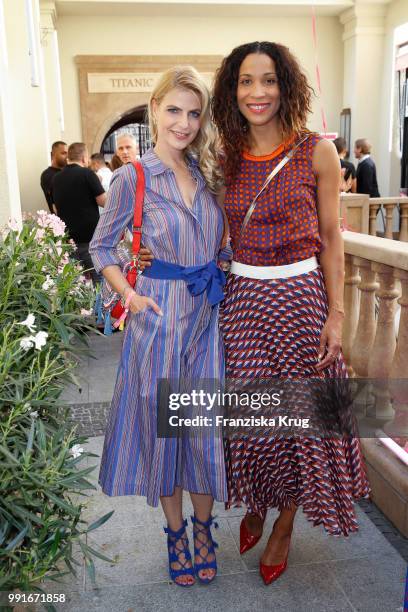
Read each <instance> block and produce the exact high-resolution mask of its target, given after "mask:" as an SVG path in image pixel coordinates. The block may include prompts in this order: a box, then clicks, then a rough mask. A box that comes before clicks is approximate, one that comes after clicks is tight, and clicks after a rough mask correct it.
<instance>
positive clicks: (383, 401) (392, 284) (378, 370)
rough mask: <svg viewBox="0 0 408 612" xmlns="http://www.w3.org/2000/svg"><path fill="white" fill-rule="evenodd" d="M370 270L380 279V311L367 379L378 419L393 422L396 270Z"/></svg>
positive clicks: (381, 267) (381, 266)
mask: <svg viewBox="0 0 408 612" xmlns="http://www.w3.org/2000/svg"><path fill="white" fill-rule="evenodd" d="M371 269H372V271H373V272H376V273H377V275H378V280H379V283H380V288H379V290H378V291H377V296H378V298H379V311H378V318H377V328H376V334H375V340H374V344H373V347H372V351H371V355H370V358H369V362H368V376H369V378H373V379H374V380H373V394H374V398H375V416H376V419H379V420H380V421H381V420H383V421H384V420H389V419H390V418H392V416H393V414H394V412H393V409H392V405H391V396H390V391H389V385H388V377H389V375H390V371H391V365H392V360H393V358H394V353H395V346H396V338H395V328H394V319H395V309H396V299H397V297H398V296H399V291H398V289H397V288H396V281H395V277H394V268H392V267H391V266H386V265H384V264H379V263H375V262H373V263H372V265H371Z"/></svg>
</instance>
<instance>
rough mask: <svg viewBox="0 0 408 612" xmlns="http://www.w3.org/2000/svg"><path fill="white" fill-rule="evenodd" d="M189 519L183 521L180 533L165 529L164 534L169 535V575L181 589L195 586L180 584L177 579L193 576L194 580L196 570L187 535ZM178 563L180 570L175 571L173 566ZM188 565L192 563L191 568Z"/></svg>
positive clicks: (168, 528)
mask: <svg viewBox="0 0 408 612" xmlns="http://www.w3.org/2000/svg"><path fill="white" fill-rule="evenodd" d="M186 527H187V519H185V520H184V521H183V525H182V526H181V527H180V529H179V530H178V531H173V530H172V529H170V527H164V533H167V550H168V553H169V574H170V580H172V581H173V582H174V583H175V584H177V585H178V586H181V587H190V586H193V584H195V580H194V581H193V582H191V583H190V582H187V583H185V584H183V583H181V582H178V581H177V578H179V577H180V576H192V577H193V578H194V568H193V565H192V559H191V554H190V549H189V547H188V538H187V534H186ZM183 554H184V560H181V555H183ZM175 563H177V564H178V565H179V566H180V567H179V569H173V568H172V565H173V564H175ZM188 563H191V567H187V565H188Z"/></svg>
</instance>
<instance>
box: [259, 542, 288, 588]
mask: <svg viewBox="0 0 408 612" xmlns="http://www.w3.org/2000/svg"><path fill="white" fill-rule="evenodd" d="M289 546H290V541H289ZM288 557H289V551H288V554H287V555H286V559H285V560H284V561H283V563H278V564H277V565H265V563H262V562H261V561H260V562H259V573H260V574H261V576H262V579H263V581H264V583H265V584H266V585H268V584H271V582H274V581H275V580H277V579H278V578H279V576H282V574H283V572H284V571H285V570H286V568H287V567H288Z"/></svg>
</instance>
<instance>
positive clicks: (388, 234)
mask: <svg viewBox="0 0 408 612" xmlns="http://www.w3.org/2000/svg"><path fill="white" fill-rule="evenodd" d="M383 206H384V208H385V234H384V238H389V239H390V240H392V239H393V233H392V217H393V211H394V207H395V204H394V203H387V204H383Z"/></svg>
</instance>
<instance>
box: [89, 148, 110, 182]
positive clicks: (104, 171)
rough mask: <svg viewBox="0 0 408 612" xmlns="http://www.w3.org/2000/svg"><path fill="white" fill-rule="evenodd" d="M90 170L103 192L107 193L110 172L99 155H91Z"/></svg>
mask: <svg viewBox="0 0 408 612" xmlns="http://www.w3.org/2000/svg"><path fill="white" fill-rule="evenodd" d="M90 166H91V170H93V171H94V172H95V173H96V175H97V176H98V178H99V180H100V181H101V183H102V187H103V188H104V190H105V191H108V189H109V184H110V181H111V177H112V170H110V169H109V168H108V166H107V165H106V162H105V159H104V157H103V155H102V154H101V153H94V154H93V155H91V164H90Z"/></svg>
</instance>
